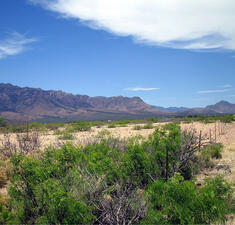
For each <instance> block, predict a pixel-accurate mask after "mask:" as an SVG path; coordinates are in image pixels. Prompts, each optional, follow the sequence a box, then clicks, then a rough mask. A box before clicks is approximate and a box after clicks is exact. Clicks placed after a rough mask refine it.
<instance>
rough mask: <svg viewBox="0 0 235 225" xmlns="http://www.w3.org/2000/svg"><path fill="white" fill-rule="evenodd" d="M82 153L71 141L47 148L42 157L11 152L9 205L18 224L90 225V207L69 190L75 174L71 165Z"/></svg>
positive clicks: (74, 179)
mask: <svg viewBox="0 0 235 225" xmlns="http://www.w3.org/2000/svg"><path fill="white" fill-rule="evenodd" d="M80 160H82V155H81V153H80V151H78V149H77V148H75V147H73V146H72V145H71V144H67V145H65V146H64V147H63V148H62V149H61V150H59V151H56V150H48V151H46V152H45V154H44V156H43V158H40V159H33V158H31V157H26V156H23V155H15V156H13V157H12V159H11V162H12V164H13V169H12V171H11V174H12V179H11V186H10V189H9V195H10V198H11V199H10V208H11V211H12V214H13V216H14V218H15V220H16V221H19V222H18V223H21V224H22V223H23V224H32V223H43V224H90V223H91V221H92V220H93V216H92V214H91V209H90V208H89V207H88V206H87V205H86V204H85V203H83V202H82V201H81V200H79V199H74V198H73V196H72V193H71V192H70V191H69V190H71V188H72V185H73V184H74V183H75V181H76V180H77V179H79V173H78V172H77V171H74V169H73V167H74V166H75V165H76V163H77V162H79V161H80Z"/></svg>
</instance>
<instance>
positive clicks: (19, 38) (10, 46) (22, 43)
mask: <svg viewBox="0 0 235 225" xmlns="http://www.w3.org/2000/svg"><path fill="white" fill-rule="evenodd" d="M35 41H37V40H36V39H35V38H26V37H25V36H24V35H22V34H20V33H17V32H13V33H11V34H9V35H8V37H7V38H5V39H3V40H0V59H2V58H5V57H7V56H11V55H17V54H20V53H21V52H23V51H25V50H26V49H27V45H28V44H30V43H32V42H35Z"/></svg>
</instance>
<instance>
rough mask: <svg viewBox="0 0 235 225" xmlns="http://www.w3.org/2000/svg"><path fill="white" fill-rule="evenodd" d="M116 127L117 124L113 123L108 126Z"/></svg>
mask: <svg viewBox="0 0 235 225" xmlns="http://www.w3.org/2000/svg"><path fill="white" fill-rule="evenodd" d="M115 127H116V125H115V124H113V123H112V124H109V125H108V128H115Z"/></svg>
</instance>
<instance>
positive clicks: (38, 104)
mask: <svg viewBox="0 0 235 225" xmlns="http://www.w3.org/2000/svg"><path fill="white" fill-rule="evenodd" d="M232 113H235V104H231V103H229V102H226V101H220V102H218V103H216V104H215V105H210V106H207V107H205V108H193V109H188V108H185V107H180V108H177V107H170V108H163V107H159V106H151V105H148V104H147V103H145V102H144V101H143V100H142V99H141V98H139V97H133V98H128V97H123V96H117V97H102V96H98V97H89V96H87V95H73V94H70V93H65V92H63V91H53V90H49V91H45V90H42V89H40V88H29V87H24V88H21V87H18V86H14V85H12V84H3V83H2V84H0V116H3V117H5V118H6V119H8V120H10V121H26V120H29V121H31V120H37V121H44V122H49V121H71V120H76V119H82V120H116V119H140V118H146V117H150V116H154V117H157V116H165V117H167V116H175V115H216V114H232Z"/></svg>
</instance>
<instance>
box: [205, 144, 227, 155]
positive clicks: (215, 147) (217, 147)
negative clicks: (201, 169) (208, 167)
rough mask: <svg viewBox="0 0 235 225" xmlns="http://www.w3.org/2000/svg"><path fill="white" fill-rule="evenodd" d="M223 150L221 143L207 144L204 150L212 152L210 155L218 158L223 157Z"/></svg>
mask: <svg viewBox="0 0 235 225" xmlns="http://www.w3.org/2000/svg"><path fill="white" fill-rule="evenodd" d="M222 150H223V145H222V144H220V143H217V144H211V145H209V146H207V147H206V148H205V149H204V150H203V151H205V152H207V153H209V154H210V157H211V158H212V159H213V158H216V159H221V158H222Z"/></svg>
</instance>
